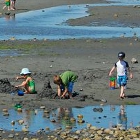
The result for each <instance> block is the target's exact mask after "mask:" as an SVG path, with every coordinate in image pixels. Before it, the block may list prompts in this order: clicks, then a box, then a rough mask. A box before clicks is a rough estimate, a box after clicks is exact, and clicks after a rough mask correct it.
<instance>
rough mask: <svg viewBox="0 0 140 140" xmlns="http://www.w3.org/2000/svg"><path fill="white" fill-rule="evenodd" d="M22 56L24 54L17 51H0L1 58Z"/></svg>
mask: <svg viewBox="0 0 140 140" xmlns="http://www.w3.org/2000/svg"><path fill="white" fill-rule="evenodd" d="M19 55H22V52H21V51H19V50H16V49H6V50H0V56H2V57H5V56H19Z"/></svg>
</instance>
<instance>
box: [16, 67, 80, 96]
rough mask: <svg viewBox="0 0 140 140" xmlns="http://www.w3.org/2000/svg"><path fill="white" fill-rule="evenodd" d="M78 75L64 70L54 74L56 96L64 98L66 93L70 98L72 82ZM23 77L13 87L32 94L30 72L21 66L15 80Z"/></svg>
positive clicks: (32, 86) (33, 87) (34, 91)
mask: <svg viewBox="0 0 140 140" xmlns="http://www.w3.org/2000/svg"><path fill="white" fill-rule="evenodd" d="M77 78H78V76H77V75H76V74H75V73H74V72H72V71H65V72H64V73H62V74H61V75H54V77H53V81H54V83H55V84H57V87H58V96H59V97H60V98H66V96H67V94H68V98H72V90H73V86H74V82H76V80H77ZM18 79H24V80H23V82H22V83H21V84H19V85H16V86H15V87H16V88H18V89H21V88H22V90H24V93H27V94H34V93H36V90H35V82H34V80H33V78H32V77H31V72H30V71H29V69H28V68H23V69H22V70H21V72H20V76H17V77H16V80H18Z"/></svg>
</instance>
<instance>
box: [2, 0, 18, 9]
mask: <svg viewBox="0 0 140 140" xmlns="http://www.w3.org/2000/svg"><path fill="white" fill-rule="evenodd" d="M15 4H16V0H5V5H4V6H3V9H5V8H6V7H7V9H8V11H10V10H15V9H16V8H15Z"/></svg>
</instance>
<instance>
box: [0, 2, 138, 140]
mask: <svg viewBox="0 0 140 140" xmlns="http://www.w3.org/2000/svg"><path fill="white" fill-rule="evenodd" d="M95 2H97V3H98V2H99V3H101V2H103V1H95ZM0 3H2V1H0ZM79 3H80V4H81V3H92V1H90V0H89V1H86V2H85V1H84V0H83V1H81V0H76V1H63V0H60V1H59V2H58V1H57V2H56V0H54V1H52V0H51V1H47V2H46V1H45V0H40V1H34V0H30V1H28V2H25V1H24V2H23V1H17V11H14V12H25V11H29V10H35V9H40V8H46V7H51V6H56V5H62V4H79ZM0 6H2V5H0ZM100 8H101V7H98V8H97V7H96V8H90V13H91V16H89V17H85V18H82V19H76V20H73V21H69V22H70V24H72V25H81V23H83V24H84V25H89V24H90V23H91V22H96V21H97V22H99V25H104V24H111V23H112V22H113V21H114V20H116V22H117V23H118V22H119V23H121V24H124V26H125V25H127V26H139V18H138V16H134V15H135V13H137V12H138V11H137V7H136V8H134V7H127V8H123V7H116V9H119V10H118V11H119V12H117V11H114V9H115V8H110V9H109V10H108V9H107V8H106V7H104V8H102V10H101V9H100ZM130 9H131V10H130ZM132 9H133V10H132ZM12 12H13V11H12ZM93 13H95V14H93ZM109 13H113V14H109ZM115 14H116V15H115ZM107 15H108V16H107ZM129 18H133V20H131V21H129ZM124 19H126V20H124ZM3 46H5V47H8V48H10V49H13V48H15V49H17V50H19V51H21V52H22V54H24V55H21V56H7V57H1V59H0V65H1V69H0V75H1V79H3V78H8V80H9V81H10V83H11V84H12V85H16V84H18V82H21V81H18V82H17V81H15V80H14V78H15V77H16V76H17V75H18V74H19V73H20V71H21V69H22V68H23V67H28V68H29V69H30V70H31V71H32V76H33V78H34V80H35V82H36V90H37V92H38V94H39V93H41V92H42V89H43V86H44V83H45V78H46V77H47V78H48V79H49V80H50V84H51V86H52V90H53V91H56V85H54V84H53V81H52V77H53V75H54V74H60V73H61V72H64V71H66V70H72V71H74V72H76V73H77V74H78V76H79V79H78V81H77V82H76V83H75V87H74V91H75V92H76V93H77V96H76V97H74V99H52V98H51V99H49V98H45V97H44V98H41V99H40V98H38V96H37V94H35V95H33V94H31V95H24V96H18V95H15V96H14V101H13V100H12V98H13V97H12V96H11V95H10V93H9V92H7V93H1V94H0V97H1V98H0V109H1V110H2V109H3V108H8V109H10V108H12V107H13V105H14V104H16V103H20V104H22V106H23V107H24V108H28V109H35V108H40V106H42V105H43V106H45V107H46V108H56V107H75V106H82V107H83V106H87V105H100V104H102V105H106V104H109V105H111V104H115V105H121V104H139V100H140V93H139V91H140V86H139V82H140V79H139V69H140V66H139V63H137V64H132V63H131V59H132V58H133V57H134V58H136V59H137V60H138V61H139V60H140V55H139V51H138V50H139V39H138V38H137V37H135V36H134V37H133V38H124V37H120V38H118V39H115V38H114V39H99V40H98V39H86V40H84V39H83V40H80V39H77V40H75V39H73V40H58V41H51V40H41V41H38V40H28V41H20V40H19V41H18V40H15V41H0V48H2V47H3ZM119 51H124V52H125V53H126V59H125V60H126V61H128V62H129V64H130V67H131V68H132V72H133V73H134V78H133V79H129V80H128V86H127V89H126V95H127V98H125V99H124V100H120V98H119V92H120V89H118V88H116V89H115V90H110V89H109V76H108V72H109V70H110V69H111V67H112V66H113V65H114V63H115V62H116V61H117V53H118V52H119ZM114 76H116V73H114ZM81 89H82V91H81ZM102 99H105V101H106V102H104V100H102ZM7 133H8V132H7ZM10 133H11V132H10ZM3 137H4V135H3ZM5 137H6V136H5ZM27 137H28V136H27ZM38 137H40V139H41V137H43V136H42V135H39V136H38ZM42 139H43V138H42Z"/></svg>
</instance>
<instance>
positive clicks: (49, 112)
mask: <svg viewBox="0 0 140 140" xmlns="http://www.w3.org/2000/svg"><path fill="white" fill-rule="evenodd" d="M139 108H140V105H128V106H123V105H121V106H115V105H108V106H87V107H85V108H57V109H36V110H25V109H22V112H18V111H17V110H15V109H11V110H9V111H8V112H9V116H5V115H4V114H3V112H1V113H0V122H1V123H0V128H2V129H6V130H11V129H14V130H15V131H21V130H24V129H26V130H29V131H30V133H36V132H37V131H38V130H45V131H49V130H56V129H60V128H61V129H67V128H70V129H72V130H77V129H82V128H86V127H87V124H92V125H93V126H97V127H98V128H101V127H103V128H111V127H116V126H119V127H120V128H121V129H127V128H131V127H136V126H139V124H140V109H139ZM132 112H133V113H132ZM79 118H80V119H81V120H82V121H80V120H79ZM19 120H23V123H21V124H19ZM13 121H14V122H15V124H14V125H11V122H13ZM46 128H47V129H46Z"/></svg>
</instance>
